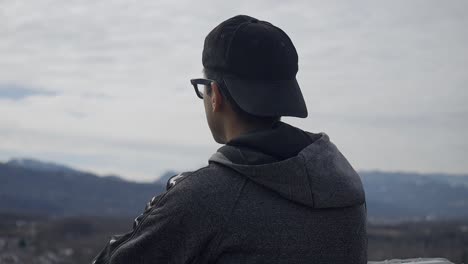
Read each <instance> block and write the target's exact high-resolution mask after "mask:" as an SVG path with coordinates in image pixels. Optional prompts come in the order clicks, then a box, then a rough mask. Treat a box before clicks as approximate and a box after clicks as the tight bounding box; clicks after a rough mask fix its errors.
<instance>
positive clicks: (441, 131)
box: [0, 0, 468, 180]
mask: <svg viewBox="0 0 468 264" xmlns="http://www.w3.org/2000/svg"><path fill="white" fill-rule="evenodd" d="M467 6H468V4H466V2H465V1H449V2H447V1H444V2H441V1H435V0H433V1H411V2H408V1H403V0H400V1H387V2H378V3H377V2H374V1H353V2H344V1H327V2H326V3H325V2H319V1H295V2H291V3H286V2H280V1H267V0H263V1H255V2H252V1H236V2H232V1H231V2H219V1H201V2H200V1H196V2H194V1H177V2H173V1H139V2H138V3H130V2H128V1H109V0H106V1H91V0H88V1H65V2H64V1H58V0H37V1H32V2H31V1H16V0H7V1H2V10H1V11H0V37H1V39H2V41H1V42H0V58H2V59H1V60H0V83H8V84H14V85H17V86H21V87H41V88H44V89H45V90H48V91H56V93H57V94H56V96H53V97H48V96H33V97H25V98H23V100H21V101H1V103H0V131H3V132H2V133H3V135H5V133H6V132H5V131H8V135H9V136H8V137H2V140H0V158H3V159H6V158H8V157H9V156H11V155H16V156H17V155H25V156H32V155H34V156H38V157H39V158H40V157H41V156H46V157H50V159H53V160H54V161H57V162H65V163H67V164H69V165H74V166H76V167H81V168H85V169H89V170H93V171H98V172H103V173H105V172H114V173H122V174H126V175H128V177H133V178H137V179H140V180H143V179H145V180H146V179H150V178H153V177H157V175H159V173H161V172H162V171H164V170H165V169H176V170H183V169H185V168H187V167H196V166H197V165H198V164H203V163H206V160H207V159H208V157H209V154H211V152H213V151H215V150H216V148H217V147H218V145H216V144H215V143H214V142H213V140H212V138H211V134H210V132H209V130H208V127H207V125H206V124H205V123H206V121H205V117H204V110H203V106H202V103H201V101H199V100H197V98H196V97H195V94H194V92H193V90H192V88H191V87H190V84H189V82H188V80H189V79H190V78H192V77H194V76H199V75H201V67H202V65H201V52H202V48H203V40H204V37H205V36H206V34H207V33H208V32H209V31H210V30H211V29H212V28H213V27H215V26H216V25H217V24H219V23H220V22H221V21H223V20H225V19H227V18H229V17H231V16H234V15H236V14H247V15H252V16H256V17H258V18H259V19H265V20H268V21H270V22H272V23H273V24H276V25H278V26H279V27H281V28H282V29H284V30H285V31H286V32H287V33H288V34H289V36H290V37H291V38H292V40H293V42H294V43H295V45H296V47H297V50H298V52H299V62H300V70H299V74H298V79H299V82H300V84H301V87H302V90H303V93H304V95H305V97H306V102H307V104H308V109H309V118H308V119H286V120H289V121H290V122H292V123H293V124H295V125H297V126H300V127H303V128H306V129H309V130H312V131H315V132H318V131H324V132H327V133H329V134H330V135H331V139H332V140H333V139H334V140H335V141H336V142H337V145H338V147H341V148H342V149H343V152H344V153H346V154H348V155H347V157H348V158H349V159H350V160H351V161H353V164H354V165H355V167H357V168H361V169H367V168H380V169H389V170H417V171H446V172H457V173H462V172H465V173H466V172H467V171H468V165H466V164H467V163H466V162H462V161H461V158H460V157H466V155H467V154H468V150H467V147H466V145H467V144H466V140H465V137H464V135H465V134H466V132H467V130H468V129H467V127H468V126H467V125H466V122H464V120H467V119H468V114H467V113H468V109H467V106H466V102H467V99H468V98H467V97H468V96H467V93H466V91H465V90H466V89H465V86H466V84H467V83H468V76H467V75H466V72H467V67H468V64H467V61H468V53H467V52H466V48H465V47H466V46H467V42H468V33H466V30H464V29H465V28H466V27H467V26H468V18H467V17H466V15H465V14H464V10H466V7H467ZM155 142H158V143H155ZM162 143H164V144H162ZM161 144H162V146H163V147H162V146H161ZM166 153H167V155H166ZM376 153H379V155H376ZM441 153H444V154H441ZM178 156H180V157H181V158H178ZM117 161H118V162H117ZM167 167H170V168H167Z"/></svg>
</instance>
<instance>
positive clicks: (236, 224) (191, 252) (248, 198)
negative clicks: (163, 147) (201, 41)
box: [94, 122, 367, 264]
mask: <svg viewBox="0 0 468 264" xmlns="http://www.w3.org/2000/svg"><path fill="white" fill-rule="evenodd" d="M166 189H167V190H166V191H165V192H163V193H162V194H159V195H158V196H155V197H154V198H153V199H152V200H151V201H150V202H149V203H148V205H147V207H146V209H145V212H144V213H143V214H142V215H140V216H139V217H137V219H135V223H134V228H133V230H131V231H130V232H128V233H126V234H122V235H116V236H113V237H112V239H111V240H110V241H109V243H108V244H107V245H106V246H105V248H104V249H103V250H102V251H101V252H100V253H99V255H98V256H97V257H96V258H95V260H94V263H96V264H101V263H106V264H124V263H126V264H128V263H134V264H144V263H145V264H149V263H152V264H154V263H223V264H227V263H333V264H339V263H346V264H353V263H356V264H363V263H367V235H366V207H365V195H364V190H363V186H362V183H361V180H360V177H359V175H358V174H357V173H356V171H355V170H354V169H353V167H352V166H351V165H350V164H349V162H348V161H347V160H346V158H345V157H344V156H343V155H342V153H341V152H340V151H339V150H338V149H337V147H336V146H335V145H334V144H333V143H332V142H331V141H330V138H329V136H328V135H327V134H325V133H323V132H321V133H317V134H315V133H311V132H306V131H303V130H301V129H299V128H296V127H293V126H291V125H288V124H286V123H283V122H278V123H277V124H275V125H274V126H273V127H272V128H271V129H266V130H257V131H252V132H250V133H247V134H244V135H242V136H240V137H238V138H236V139H234V140H232V141H230V142H228V143H227V144H226V145H224V146H223V147H221V148H220V149H218V151H217V152H216V153H215V154H213V156H212V157H211V158H210V159H209V164H208V166H206V167H203V168H201V169H199V170H197V171H193V172H185V173H182V174H179V175H176V176H173V177H172V178H171V179H169V181H168V183H167V187H166Z"/></svg>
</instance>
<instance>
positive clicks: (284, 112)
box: [224, 77, 307, 118]
mask: <svg viewBox="0 0 468 264" xmlns="http://www.w3.org/2000/svg"><path fill="white" fill-rule="evenodd" d="M224 81H225V83H226V86H227V89H228V90H229V93H230V94H231V96H232V98H233V99H234V101H235V102H236V103H237V104H238V105H239V107H240V108H241V109H242V110H244V111H245V112H247V113H249V114H252V115H256V116H294V117H301V118H305V117H307V107H306V104H305V101H304V97H303V96H302V92H301V89H300V87H299V84H298V82H297V80H296V78H294V79H292V80H273V81H272V80H268V81H265V80H245V79H236V78H232V77H224Z"/></svg>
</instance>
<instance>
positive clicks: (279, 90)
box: [202, 15, 307, 118]
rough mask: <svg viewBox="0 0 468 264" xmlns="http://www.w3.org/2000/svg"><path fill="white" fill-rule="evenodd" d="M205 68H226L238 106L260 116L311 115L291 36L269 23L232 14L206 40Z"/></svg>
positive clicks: (225, 71)
mask: <svg viewBox="0 0 468 264" xmlns="http://www.w3.org/2000/svg"><path fill="white" fill-rule="evenodd" d="M202 62H203V67H205V68H206V69H208V70H212V71H217V72H221V73H222V75H223V80H224V84H225V87H226V88H227V89H228V92H229V93H230V94H231V96H232V98H233V99H234V101H235V102H236V103H237V104H238V105H239V107H240V108H241V109H242V110H244V111H246V112H247V113H249V114H252V115H256V116H295V117H302V118H304V117H307V107H306V104H305V101H304V97H303V96H302V92H301V89H300V87H299V84H298V82H297V80H296V74H297V71H298V56H297V52H296V48H295V47H294V45H293V43H292V41H291V39H290V38H289V37H288V35H286V33H285V32H284V31H283V30H281V29H280V28H278V27H276V26H274V25H272V24H271V23H269V22H266V21H261V20H258V19H256V18H254V17H250V16H246V15H238V16H235V17H232V18H230V19H228V20H226V21H224V22H222V23H221V24H219V25H218V26H217V27H215V28H214V29H213V30H212V31H211V32H210V33H209V34H208V35H207V36H206V38H205V43H204V48H203V56H202Z"/></svg>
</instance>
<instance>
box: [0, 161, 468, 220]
mask: <svg viewBox="0 0 468 264" xmlns="http://www.w3.org/2000/svg"><path fill="white" fill-rule="evenodd" d="M175 174H176V173H175V172H168V173H165V174H164V175H163V177H162V179H160V180H157V181H154V182H153V183H135V182H129V181H126V180H123V179H121V178H119V177H117V176H109V177H100V176H97V175H95V174H92V173H88V172H82V171H79V170H75V169H72V168H68V167H66V166H63V165H59V164H53V163H44V162H41V161H35V160H14V161H10V162H7V163H0V198H1V199H0V213H1V212H3V213H33V214H43V215H54V216H79V215H90V216H93V215H95V216H135V215H138V214H140V213H141V211H142V210H143V208H144V206H145V204H146V203H147V202H148V200H149V199H151V197H153V196H155V195H157V194H158V193H160V192H162V191H164V189H165V184H166V181H167V179H168V177H169V176H171V175H175ZM359 174H360V175H361V177H362V180H363V184H364V188H365V191H366V199H367V206H368V216H369V220H370V221H380V222H391V221H401V220H439V219H459V218H466V217H468V176H450V175H447V174H416V173H402V172H399V173H396V172H380V171H368V172H360V173H359Z"/></svg>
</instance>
